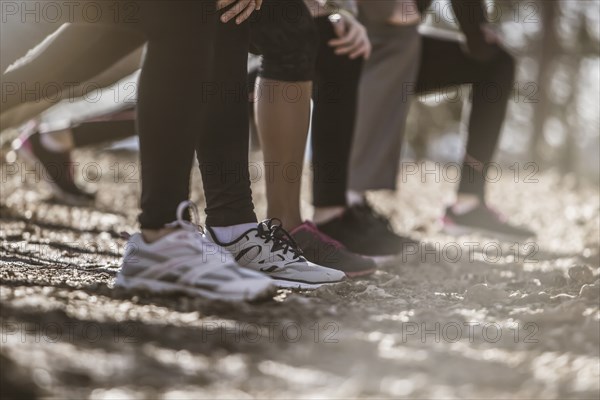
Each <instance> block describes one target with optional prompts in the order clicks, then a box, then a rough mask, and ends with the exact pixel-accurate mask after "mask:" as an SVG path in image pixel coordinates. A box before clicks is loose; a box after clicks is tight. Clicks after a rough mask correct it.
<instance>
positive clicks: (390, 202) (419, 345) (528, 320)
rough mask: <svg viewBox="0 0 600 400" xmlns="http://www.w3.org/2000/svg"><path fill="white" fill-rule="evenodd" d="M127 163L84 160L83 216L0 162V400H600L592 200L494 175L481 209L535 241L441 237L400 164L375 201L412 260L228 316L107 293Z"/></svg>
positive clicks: (436, 191) (439, 202) (129, 220)
mask: <svg viewBox="0 0 600 400" xmlns="http://www.w3.org/2000/svg"><path fill="white" fill-rule="evenodd" d="M135 159H136V158H135V157H134V156H132V155H127V154H125V155H122V154H106V153H97V152H95V151H87V152H80V153H78V154H77V160H78V161H80V165H79V166H78V168H79V170H78V171H79V172H78V176H79V177H82V176H84V177H86V178H87V180H88V181H89V182H85V184H86V185H89V186H90V187H95V188H97V189H98V202H97V207H96V208H94V209H92V208H73V207H66V206H62V205H58V204H54V203H52V202H51V201H49V200H48V193H47V192H46V191H45V190H44V189H43V185H42V183H37V184H36V182H34V179H33V175H32V174H31V173H29V174H27V171H26V170H24V169H22V167H21V166H20V165H19V164H3V165H2V193H1V197H0V200H1V203H0V206H1V215H0V218H1V219H0V222H1V229H0V243H1V248H0V260H1V261H0V262H1V264H2V268H1V270H0V279H1V280H0V284H1V286H0V290H1V292H0V298H1V308H0V310H1V313H0V323H1V338H0V339H1V353H0V362H1V368H0V377H1V381H0V384H1V389H2V392H3V395H2V398H34V397H36V396H37V397H53V398H74V399H82V398H92V399H129V398H132V399H134V398H135V399H137V398H162V399H188V398H189V399H197V398H211V399H212V398H236V399H237V398H352V397H363V398H388V397H389V398H399V397H409V398H490V399H492V398H493V399H499V398H502V399H506V398H521V399H523V398H527V399H531V398H539V399H550V398H561V399H564V398H590V399H591V398H593V399H598V397H599V396H600V358H599V356H600V350H599V343H600V329H599V327H600V324H599V319H600V314H599V294H600V281H599V279H598V277H599V254H598V245H599V201H600V199H599V193H598V187H597V186H594V185H591V184H585V183H583V184H582V183H577V182H576V181H575V179H574V178H573V177H562V178H559V177H558V176H557V175H556V174H554V173H552V172H546V173H536V174H535V176H534V177H533V179H537V182H532V181H531V179H526V178H532V177H528V174H529V173H530V172H531V171H526V170H525V168H521V171H520V174H519V175H518V176H516V175H515V173H514V170H511V169H504V170H503V178H502V179H501V180H500V181H499V182H498V183H494V184H492V185H490V200H491V202H492V203H493V204H494V205H495V206H496V208H498V209H499V210H501V211H502V212H503V213H504V214H506V215H508V216H509V218H510V219H511V220H512V221H514V222H515V223H522V224H527V225H529V226H530V227H532V228H533V229H535V230H536V231H537V232H538V234H539V237H538V239H537V240H536V241H535V242H531V243H510V242H508V243H501V244H498V243H497V242H493V241H490V240H489V239H486V238H484V237H479V236H469V237H458V238H457V237H450V236H446V235H444V234H441V233H440V232H439V228H440V226H439V223H438V219H439V217H440V215H441V214H442V211H443V204H444V202H446V201H448V200H449V199H451V198H452V196H453V187H454V185H453V184H452V183H451V182H447V181H448V180H450V179H448V176H447V175H448V174H446V173H444V172H443V171H442V170H439V169H438V172H437V179H436V173H433V174H429V175H427V176H425V178H427V179H422V178H423V176H422V174H421V173H414V172H412V171H413V168H412V167H414V165H412V167H409V166H405V168H404V169H403V174H402V175H401V177H400V178H399V179H400V180H401V181H403V182H401V187H402V189H401V190H400V191H399V193H398V194H389V193H387V194H386V193H382V194H376V195H374V196H373V197H372V198H371V200H373V201H374V202H375V203H376V204H377V205H378V206H379V207H380V208H381V209H382V210H383V211H385V212H390V213H391V214H392V215H393V217H394V225H395V227H396V228H397V229H398V230H399V231H402V232H405V233H410V234H411V235H412V236H414V237H415V238H419V239H421V240H423V241H424V243H425V244H424V245H423V246H422V247H421V248H420V249H413V250H415V251H410V253H415V254H407V255H405V256H402V257H400V258H399V259H397V260H396V261H395V262H393V263H390V264H389V265H387V266H384V267H382V268H381V269H380V270H379V271H378V272H377V273H376V274H375V275H374V276H372V277H370V278H368V279H361V280H356V281H351V282H344V283H341V284H338V285H335V286H330V287H324V288H320V289H319V290H317V291H314V292H291V291H284V290H282V291H280V292H279V293H278V295H277V296H276V297H275V298H274V299H272V300H269V301H265V302H261V303H256V304H234V305H231V304H227V303H221V302H210V301H206V300H202V299H195V298H187V297H176V296H174V297H156V296H149V295H147V294H144V293H134V294H130V293H124V292H122V291H119V290H115V289H113V281H114V278H115V274H116V272H117V269H118V265H119V257H120V254H121V252H122V250H123V246H124V244H125V241H124V240H122V239H121V238H120V232H122V231H129V232H131V231H135V229H136V223H135V218H136V213H137V205H138V200H137V199H138V194H139V184H138V181H137V172H138V168H137V164H135ZM92 160H93V161H92ZM417 167H420V170H421V171H424V170H425V169H424V166H423V165H417ZM427 168H428V169H427V170H432V168H433V170H435V169H436V168H435V164H431V163H430V164H427ZM100 172H101V176H99V175H100ZM446 172H447V171H446ZM515 176H516V178H517V179H515ZM23 177H25V178H27V179H26V180H27V181H28V182H27V183H26V184H23V183H22V181H23ZM96 178H98V179H97V180H98V182H93V181H95V180H96ZM255 178H256V176H255ZM444 178H446V179H444ZM195 179H196V181H195V182H196V183H195V184H194V186H195V187H198V186H199V185H198V183H197V182H198V181H197V179H198V177H197V176H196V177H195ZM256 180H257V182H256V185H255V193H256V196H255V198H256V203H257V208H258V211H259V214H261V215H263V214H264V190H263V188H262V185H263V181H262V179H258V178H256ZM436 180H437V181H438V182H436ZM515 180H516V181H518V182H515ZM444 181H446V182H444ZM194 199H195V200H197V201H198V202H199V203H202V199H201V197H200V194H199V191H198V190H195V193H194ZM305 200H306V201H305V210H304V211H305V215H310V214H309V213H310V206H309V204H308V201H309V197H308V196H307V197H306V199H305ZM416 250H418V251H416Z"/></svg>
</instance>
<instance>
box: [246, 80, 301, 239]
mask: <svg viewBox="0 0 600 400" xmlns="http://www.w3.org/2000/svg"><path fill="white" fill-rule="evenodd" d="M257 83H258V85H259V87H260V88H261V93H262V95H260V96H258V99H257V101H256V103H255V113H256V123H257V126H258V132H259V137H260V141H261V147H262V149H263V153H264V160H265V165H266V166H267V172H272V173H271V174H268V173H266V174H265V179H266V180H267V201H268V204H269V205H268V209H267V215H268V216H269V217H276V218H279V219H281V221H282V223H283V227H284V228H285V229H293V228H295V227H296V226H298V225H300V224H302V217H301V215H300V186H301V183H302V166H303V161H304V149H305V146H306V140H307V135H308V125H309V118H310V99H311V95H312V82H311V81H307V82H281V81H276V80H270V79H264V78H259V79H258V81H257ZM292 99H293V100H292Z"/></svg>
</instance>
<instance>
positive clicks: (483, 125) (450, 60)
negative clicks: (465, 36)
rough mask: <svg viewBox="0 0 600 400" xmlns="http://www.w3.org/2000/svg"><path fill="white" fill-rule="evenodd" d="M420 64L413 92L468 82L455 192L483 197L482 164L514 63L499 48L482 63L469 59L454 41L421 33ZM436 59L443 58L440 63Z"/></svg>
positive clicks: (488, 156) (494, 140)
mask: <svg viewBox="0 0 600 400" xmlns="http://www.w3.org/2000/svg"><path fill="white" fill-rule="evenodd" d="M422 38H423V48H422V53H421V67H420V70H419V75H418V79H417V92H419V93H422V92H427V91H435V90H440V89H443V88H447V87H450V86H454V85H463V84H467V83H470V84H472V85H473V89H472V109H471V115H470V119H469V128H468V140H467V152H466V155H465V160H464V163H463V170H462V177H461V181H460V186H459V193H463V194H473V195H476V196H478V197H479V199H480V200H482V201H483V200H484V192H485V176H484V172H485V166H486V165H487V164H488V163H489V162H490V161H491V160H492V157H493V154H494V150H495V148H496V146H497V144H498V138H499V136H500V132H501V128H502V123H503V121H504V117H505V114H506V108H507V104H508V100H509V98H510V95H511V91H512V86H513V82H514V70H515V63H514V60H513V58H512V56H511V55H510V54H508V53H507V52H506V51H505V50H504V49H500V51H499V54H498V56H497V57H495V58H494V59H492V60H490V61H488V62H485V63H482V62H478V61H475V60H474V59H472V58H470V57H469V56H468V55H467V54H466V53H465V51H464V50H463V49H462V47H461V44H460V43H459V42H458V41H452V40H446V39H439V38H436V37H430V36H422ZM440 60H444V62H443V63H440Z"/></svg>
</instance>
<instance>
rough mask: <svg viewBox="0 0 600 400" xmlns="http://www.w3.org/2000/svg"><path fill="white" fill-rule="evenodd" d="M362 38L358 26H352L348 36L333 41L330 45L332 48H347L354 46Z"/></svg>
mask: <svg viewBox="0 0 600 400" xmlns="http://www.w3.org/2000/svg"><path fill="white" fill-rule="evenodd" d="M359 36H360V30H359V29H357V28H356V26H351V27H350V30H349V31H348V32H347V33H346V36H342V37H340V38H338V39H331V40H330V41H329V45H330V46H331V47H347V46H350V45H352V44H353V43H354V42H356V41H357V40H358V37H359Z"/></svg>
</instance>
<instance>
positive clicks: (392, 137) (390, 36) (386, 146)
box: [348, 23, 421, 191]
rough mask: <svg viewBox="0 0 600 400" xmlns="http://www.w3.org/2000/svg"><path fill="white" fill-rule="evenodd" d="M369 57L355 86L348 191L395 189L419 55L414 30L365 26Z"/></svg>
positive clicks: (416, 33) (414, 26)
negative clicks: (354, 115) (356, 104)
mask: <svg viewBox="0 0 600 400" xmlns="http://www.w3.org/2000/svg"><path fill="white" fill-rule="evenodd" d="M367 29H368V31H369V37H370V39H371V42H372V44H373V52H372V54H371V57H370V59H369V60H367V61H366V62H365V64H364V66H363V72H362V77H361V80H360V83H359V95H358V107H357V116H356V118H357V119H356V127H355V131H354V141H353V144H352V152H351V156H350V166H349V172H348V175H349V176H348V189H350V190H355V191H366V190H377V189H392V190H393V189H395V188H396V177H397V174H398V168H399V162H398V160H399V159H400V148H401V142H402V137H403V133H404V127H405V124H406V117H407V115H408V110H409V105H410V102H411V99H412V98H413V96H414V93H415V87H416V80H417V72H418V69H419V62H420V55H421V39H420V36H419V32H418V25H403V26H393V25H386V24H384V23H378V24H376V25H375V24H374V25H372V26H370V24H367Z"/></svg>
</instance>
